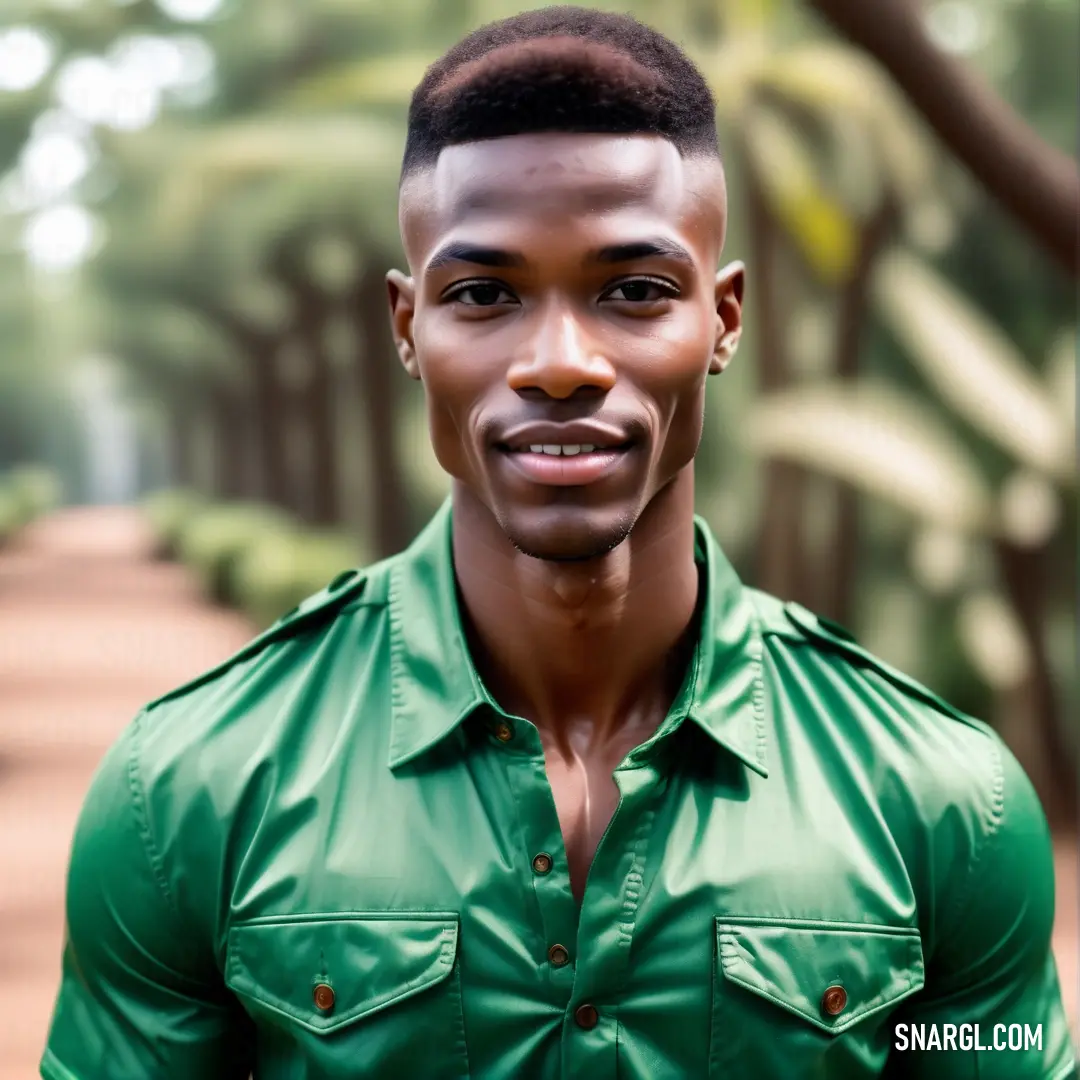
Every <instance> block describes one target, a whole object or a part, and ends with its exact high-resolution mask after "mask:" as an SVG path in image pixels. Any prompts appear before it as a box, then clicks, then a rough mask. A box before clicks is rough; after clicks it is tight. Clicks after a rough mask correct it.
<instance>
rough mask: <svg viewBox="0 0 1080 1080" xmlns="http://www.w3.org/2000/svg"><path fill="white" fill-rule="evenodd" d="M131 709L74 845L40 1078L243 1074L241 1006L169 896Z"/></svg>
mask: <svg viewBox="0 0 1080 1080" xmlns="http://www.w3.org/2000/svg"><path fill="white" fill-rule="evenodd" d="M138 723H139V719H137V720H136V722H135V723H133V724H131V725H129V727H128V728H127V729H126V730H125V732H124V733H123V735H122V736H121V737H120V738H119V739H118V740H117V742H116V743H115V744H114V745H113V746H112V748H111V749H110V750H109V751H108V753H107V754H106V756H105V758H104V759H103V761H102V763H101V764H100V765H99V767H98V770H97V772H96V773H95V775H94V778H93V780H92V782H91V785H90V790H89V792H88V794H87V796H86V799H85V802H84V804H83V807H82V810H81V812H80V816H79V819H78V823H77V825H76V829H75V837H74V842H73V846H72V851H71V860H70V865H69V870H68V879H67V903H66V927H65V939H64V949H63V957H62V974H61V983H60V990H59V994H58V997H57V1001H56V1005H55V1009H54V1012H53V1018H52V1024H51V1027H50V1031H49V1036H48V1042H47V1045H46V1048H45V1053H44V1057H43V1059H42V1061H41V1075H42V1076H43V1077H45V1078H46V1080H134V1078H136V1077H138V1078H140V1080H145V1078H148V1077H153V1078H154V1080H192V1078H193V1077H198V1078H199V1080H247V1078H248V1077H249V1075H250V1072H251V1066H250V1062H249V1061H248V1060H247V1050H246V1047H247V1046H249V1045H250V1040H249V1039H248V1038H247V1032H246V1030H245V1029H244V1028H243V1027H242V1025H243V1023H244V1022H245V1021H246V1020H247V1018H246V1016H245V1015H244V1014H243V1013H242V1011H240V1010H239V1007H238V1006H237V1005H236V1004H235V999H232V998H231V996H230V995H229V994H228V993H227V991H226V990H225V988H224V985H223V984H222V982H221V980H220V977H219V976H218V974H217V971H216V968H215V965H214V964H213V961H212V953H211V951H210V950H209V949H206V950H205V951H204V950H203V949H202V948H201V946H200V944H199V942H198V939H197V937H196V936H193V934H192V933H191V932H190V930H189V928H188V927H186V926H185V924H184V921H183V920H182V919H181V917H180V914H179V913H178V911H177V910H176V909H175V906H174V904H173V902H172V899H171V896H170V893H169V890H168V886H167V883H166V880H165V876H164V873H163V871H162V868H161V866H160V863H159V862H158V861H157V860H156V858H155V856H154V855H153V850H154V849H153V846H152V838H151V834H150V828H149V822H148V818H147V814H146V807H145V802H144V798H143V794H142V792H141V789H140V787H139V776H138V769H137V767H136V761H137V759H136V755H135V740H136V737H137V731H138Z"/></svg>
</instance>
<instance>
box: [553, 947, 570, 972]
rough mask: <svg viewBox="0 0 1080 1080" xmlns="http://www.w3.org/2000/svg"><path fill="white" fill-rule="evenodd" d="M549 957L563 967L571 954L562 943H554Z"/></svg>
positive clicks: (556, 964)
mask: <svg viewBox="0 0 1080 1080" xmlns="http://www.w3.org/2000/svg"><path fill="white" fill-rule="evenodd" d="M548 959H549V960H550V961H551V962H552V963H553V964H554V965H555V966H556V967H562V966H563V964H565V963H566V962H567V961H568V960H569V959H570V954H569V953H568V952H567V951H566V949H565V948H564V947H563V946H562V945H552V946H551V948H550V949H548Z"/></svg>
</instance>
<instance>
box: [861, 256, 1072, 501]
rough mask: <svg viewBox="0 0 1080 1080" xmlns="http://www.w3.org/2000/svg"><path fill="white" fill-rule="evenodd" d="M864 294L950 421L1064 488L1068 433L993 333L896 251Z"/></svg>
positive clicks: (930, 274)
mask: <svg viewBox="0 0 1080 1080" xmlns="http://www.w3.org/2000/svg"><path fill="white" fill-rule="evenodd" d="M871 289H872V292H873V296H874V300H875V302H876V304H877V306H878V309H879V310H880V312H881V315H882V317H883V318H884V319H885V321H886V322H887V323H888V325H889V326H890V328H891V329H892V331H893V333H894V334H895V335H896V337H897V338H898V339H899V341H900V342H901V344H902V345H903V346H904V347H905V349H906V350H907V353H908V356H909V357H910V358H911V360H912V362H913V363H914V364H915V365H916V366H917V367H918V368H919V370H920V371H921V372H922V373H923V375H925V377H926V378H927V379H928V380H929V382H930V383H931V385H933V386H934V388H935V389H936V390H937V391H938V393H939V394H940V395H941V397H942V398H943V399H944V400H945V401H946V402H947V403H948V404H949V405H951V406H952V408H953V409H955V410H956V412H957V413H959V414H960V415H961V416H962V417H964V419H965V420H967V421H968V422H969V423H970V424H971V425H972V426H973V427H975V428H976V429H977V430H979V431H981V432H982V433H983V434H985V435H987V436H988V437H989V438H991V439H993V440H994V441H995V442H996V443H997V444H998V445H999V446H1001V447H1003V448H1004V449H1005V450H1007V451H1008V452H1010V453H1012V454H1014V455H1015V456H1016V457H1017V458H1018V459H1019V460H1020V461H1021V462H1023V463H1025V464H1027V465H1029V466H1032V467H1034V468H1036V469H1042V470H1045V471H1048V472H1050V473H1052V474H1053V475H1054V476H1056V477H1057V478H1059V479H1060V480H1062V481H1063V482H1069V481H1070V480H1071V478H1072V470H1073V463H1072V448H1071V442H1072V438H1071V432H1070V431H1069V430H1068V428H1067V427H1066V425H1065V424H1063V423H1062V418H1061V416H1060V413H1059V410H1058V408H1057V407H1056V405H1055V403H1054V401H1053V400H1052V398H1051V396H1050V395H1049V394H1048V393H1047V391H1046V388H1045V386H1044V385H1043V383H1042V382H1041V380H1040V379H1039V377H1038V375H1037V374H1036V373H1035V372H1034V371H1033V370H1032V369H1031V368H1030V367H1029V366H1028V364H1027V363H1025V361H1024V358H1023V356H1021V354H1020V353H1019V351H1018V350H1017V349H1016V347H1015V346H1014V345H1013V344H1012V342H1011V341H1009V340H1008V338H1007V337H1006V336H1005V335H1004V334H1003V333H1002V331H1001V330H999V329H998V328H997V327H996V326H995V325H994V324H993V323H992V322H991V321H990V320H989V319H988V318H987V317H986V316H984V315H983V314H982V313H981V312H979V311H977V310H976V308H975V307H974V305H973V304H972V303H971V302H970V301H969V300H968V299H967V298H966V297H964V296H962V295H961V294H960V293H959V292H958V291H957V290H956V289H955V288H954V287H953V286H952V285H950V284H949V283H948V282H946V281H945V280H944V279H943V278H942V277H941V276H940V275H939V274H937V273H936V272H935V271H934V270H932V269H931V268H930V267H929V266H927V265H926V264H925V263H923V262H921V261H920V260H919V259H917V258H915V257H913V256H910V255H907V254H905V253H903V252H900V251H894V252H891V253H889V254H888V255H886V256H884V257H883V258H882V260H881V262H880V263H879V264H878V268H877V270H876V271H875V274H874V278H873V281H872V283H871Z"/></svg>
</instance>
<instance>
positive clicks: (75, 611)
mask: <svg viewBox="0 0 1080 1080" xmlns="http://www.w3.org/2000/svg"><path fill="white" fill-rule="evenodd" d="M148 550H149V536H148V535H147V533H146V531H145V529H144V527H143V526H142V524H141V522H140V520H139V518H138V517H136V516H135V515H134V514H132V513H131V512H129V511H125V510H117V509H113V508H108V509H104V510H101V509H78V510H69V511H65V512H64V513H62V514H58V515H56V516H54V517H52V518H49V519H48V520H46V521H43V522H40V523H39V524H38V525H37V526H35V527H34V528H33V529H32V530H31V531H29V532H28V533H27V534H26V535H25V536H24V537H23V538H21V540H20V543H19V545H18V547H17V548H15V549H14V550H11V549H5V550H3V551H0V867H2V868H3V872H2V873H0V1080H34V1078H35V1077H37V1075H38V1073H37V1063H38V1060H39V1059H40V1057H41V1050H42V1047H43V1046H44V1043H45V1035H46V1032H47V1030H48V1024H49V1017H50V1015H51V1013H52V1006H53V999H54V996H55V993H56V985H57V980H58V978H59V964H60V946H61V938H62V933H63V892H64V875H65V869H66V866H67V859H68V849H69V845H70V843H71V834H72V830H73V829H74V825H75V818H76V816H77V814H78V811H79V807H80V805H81V803H82V799H83V795H84V793H85V791H86V788H87V786H88V784H89V782H90V777H91V775H92V773H93V770H94V767H95V766H96V765H97V762H98V760H99V759H100V757H101V755H102V754H103V753H104V751H105V749H106V748H107V747H108V746H109V744H110V743H111V742H112V741H113V739H114V738H116V736H117V734H118V733H119V731H120V729H121V728H122V727H124V725H125V724H127V722H128V721H129V720H131V718H132V717H133V716H134V715H135V713H136V712H137V711H138V709H139V707H140V706H141V705H143V704H144V703H145V702H146V701H148V700H150V699H151V698H153V697H156V696H157V695H158V694H162V693H164V692H165V691H166V690H169V689H171V688H172V687H174V686H176V685H178V684H179V683H181V682H184V681H185V680H187V679H188V678H191V677H192V676H194V675H197V674H198V673H199V672H200V671H202V670H204V669H205V668H207V667H210V666H211V665H213V664H214V663H217V662H218V661H219V660H221V659H224V658H225V657H227V656H229V655H230V654H231V653H232V652H233V651H235V650H236V649H237V648H239V647H240V646H241V645H242V644H243V643H244V642H245V641H247V640H249V639H250V637H251V636H252V631H251V629H250V628H249V627H248V626H247V624H246V623H245V622H244V621H243V620H242V619H240V618H239V617H237V616H235V615H232V614H230V613H228V612H224V611H220V610H215V609H214V608H212V607H209V606H208V605H207V604H206V603H205V602H204V601H203V600H202V599H201V597H200V596H199V593H198V590H197V589H196V586H195V584H194V582H193V581H192V580H191V579H190V577H189V576H188V575H187V574H186V573H185V572H184V570H183V569H181V568H180V567H176V566H168V565H162V564H159V563H154V562H152V561H150V559H149V556H148ZM148 1080H149V1078H148Z"/></svg>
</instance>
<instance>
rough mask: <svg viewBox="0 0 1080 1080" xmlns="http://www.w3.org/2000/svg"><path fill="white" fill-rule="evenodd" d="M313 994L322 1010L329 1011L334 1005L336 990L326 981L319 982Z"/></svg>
mask: <svg viewBox="0 0 1080 1080" xmlns="http://www.w3.org/2000/svg"><path fill="white" fill-rule="evenodd" d="M312 996H313V997H314V998H315V1007H316V1008H317V1009H319V1010H320V1011H322V1012H329V1011H330V1010H331V1009H332V1008H333V1007H334V990H333V987H330V986H327V985H326V983H319V984H318V986H316V987H315V992H314V993H313V994H312Z"/></svg>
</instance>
